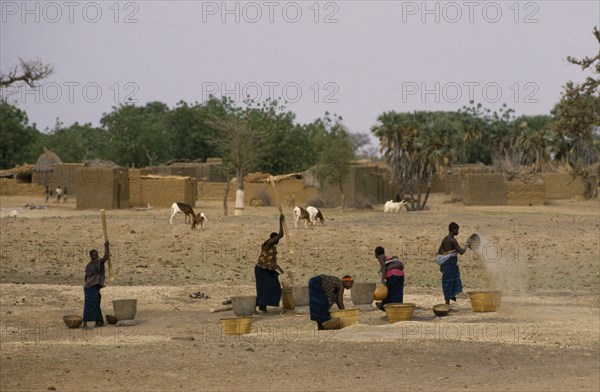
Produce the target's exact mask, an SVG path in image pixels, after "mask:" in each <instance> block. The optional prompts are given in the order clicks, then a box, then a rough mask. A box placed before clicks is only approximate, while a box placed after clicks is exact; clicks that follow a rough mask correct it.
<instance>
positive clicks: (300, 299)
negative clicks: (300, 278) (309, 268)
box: [292, 286, 309, 306]
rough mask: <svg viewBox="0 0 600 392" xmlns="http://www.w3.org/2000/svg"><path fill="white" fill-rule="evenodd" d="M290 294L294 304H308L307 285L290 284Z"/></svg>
mask: <svg viewBox="0 0 600 392" xmlns="http://www.w3.org/2000/svg"><path fill="white" fill-rule="evenodd" d="M292 296H293V297H294V303H295V304H296V306H308V304H309V300H308V286H292Z"/></svg>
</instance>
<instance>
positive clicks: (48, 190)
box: [44, 187, 50, 203]
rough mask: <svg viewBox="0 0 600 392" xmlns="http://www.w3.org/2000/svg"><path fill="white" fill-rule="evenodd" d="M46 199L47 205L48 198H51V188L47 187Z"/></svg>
mask: <svg viewBox="0 0 600 392" xmlns="http://www.w3.org/2000/svg"><path fill="white" fill-rule="evenodd" d="M44 197H45V198H46V203H48V198H49V197H50V188H48V187H46V190H45V191H44Z"/></svg>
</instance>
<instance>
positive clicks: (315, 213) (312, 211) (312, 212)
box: [306, 206, 325, 225]
mask: <svg viewBox="0 0 600 392" xmlns="http://www.w3.org/2000/svg"><path fill="white" fill-rule="evenodd" d="M306 211H307V212H308V215H309V218H310V222H311V223H312V224H313V225H315V224H316V223H317V219H318V220H319V221H320V222H321V224H324V223H325V218H324V217H323V213H322V212H321V210H319V209H318V208H317V207H313V206H308V207H306Z"/></svg>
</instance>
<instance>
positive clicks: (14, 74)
mask: <svg viewBox="0 0 600 392" xmlns="http://www.w3.org/2000/svg"><path fill="white" fill-rule="evenodd" d="M52 73H54V67H53V66H52V65H49V64H44V63H42V60H40V59H35V60H23V59H22V58H19V65H16V66H14V67H13V68H11V69H9V70H8V72H6V73H4V72H0V87H7V86H10V85H11V84H13V83H17V82H25V83H27V85H29V87H34V82H36V81H38V80H43V79H46V78H47V77H48V76H50V75H52Z"/></svg>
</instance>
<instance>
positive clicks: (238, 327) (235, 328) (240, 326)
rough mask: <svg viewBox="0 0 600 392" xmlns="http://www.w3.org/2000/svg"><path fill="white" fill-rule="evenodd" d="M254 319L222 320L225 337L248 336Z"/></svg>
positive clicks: (236, 318)
mask: <svg viewBox="0 0 600 392" xmlns="http://www.w3.org/2000/svg"><path fill="white" fill-rule="evenodd" d="M252 320H253V318H252V317H247V316H246V317H229V318H222V319H221V325H222V326H223V333H224V334H225V335H246V334H249V333H250V331H251V330H252Z"/></svg>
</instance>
